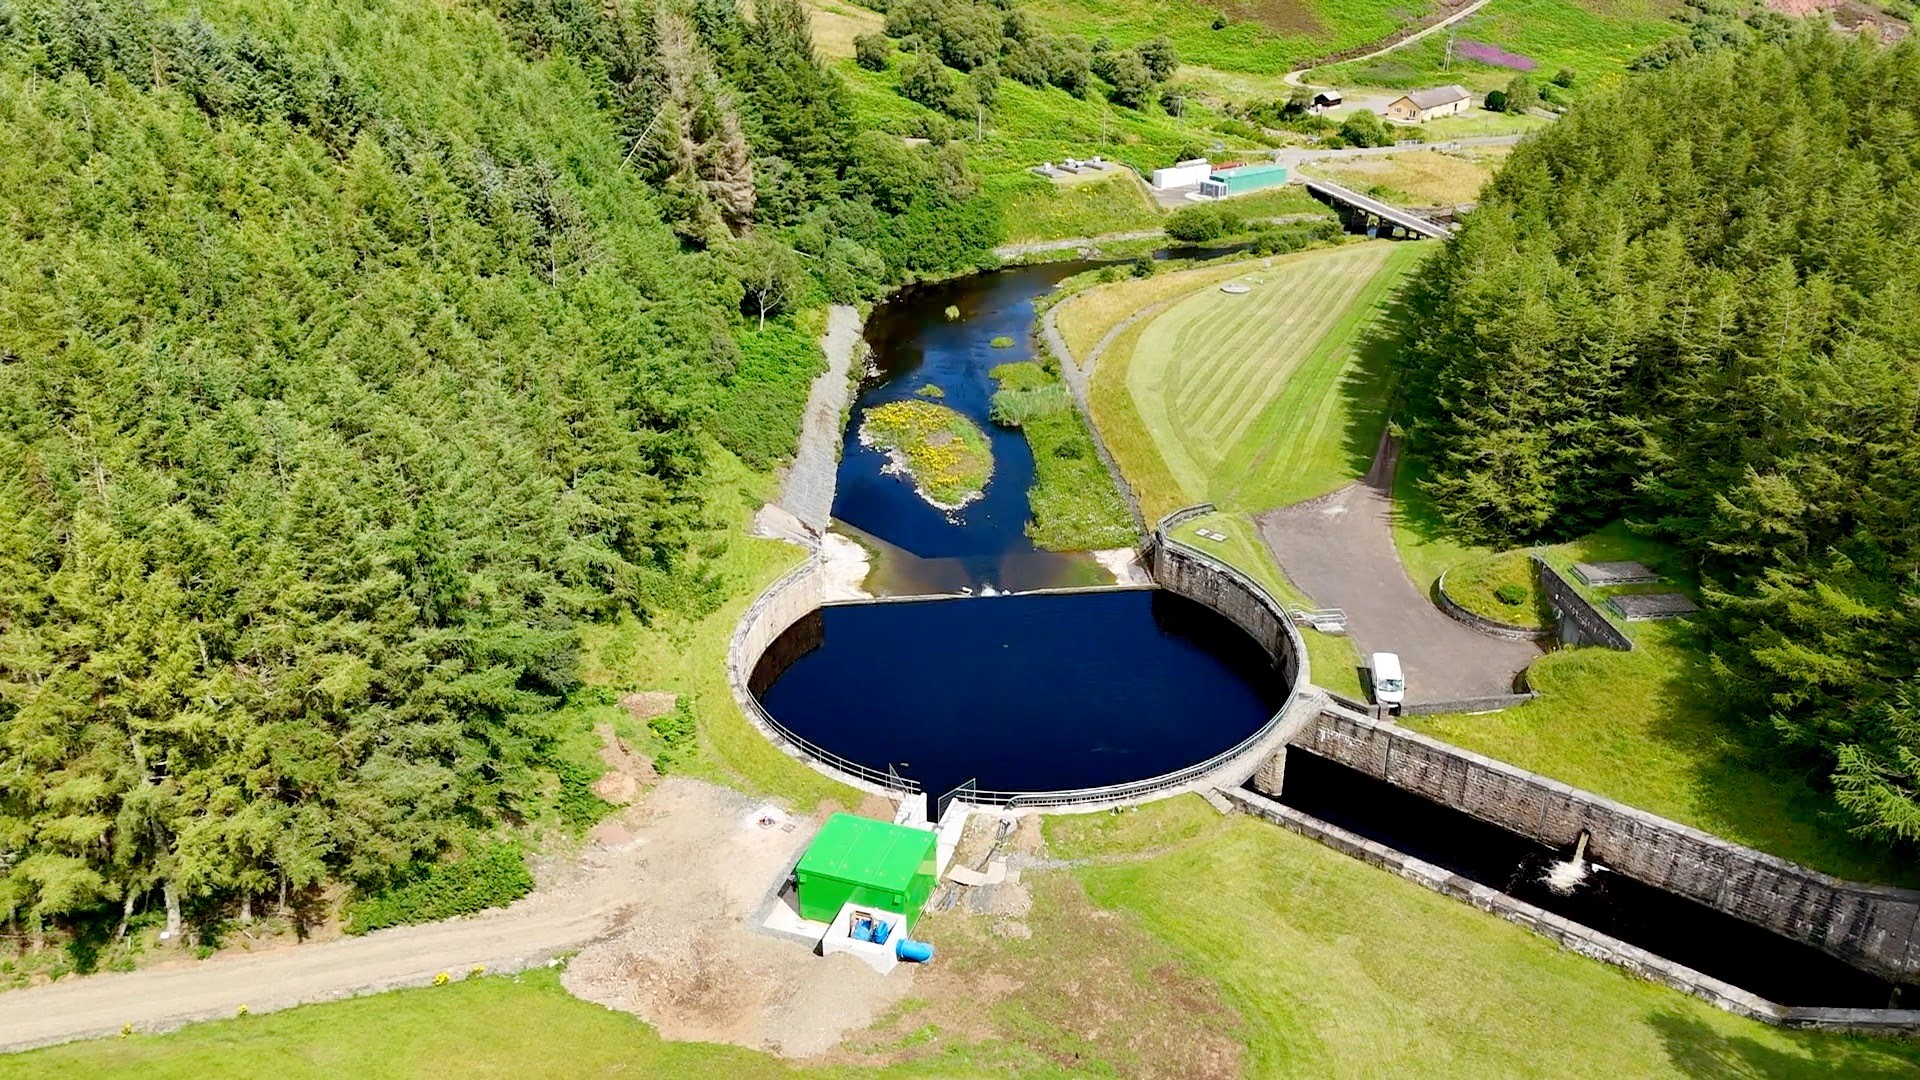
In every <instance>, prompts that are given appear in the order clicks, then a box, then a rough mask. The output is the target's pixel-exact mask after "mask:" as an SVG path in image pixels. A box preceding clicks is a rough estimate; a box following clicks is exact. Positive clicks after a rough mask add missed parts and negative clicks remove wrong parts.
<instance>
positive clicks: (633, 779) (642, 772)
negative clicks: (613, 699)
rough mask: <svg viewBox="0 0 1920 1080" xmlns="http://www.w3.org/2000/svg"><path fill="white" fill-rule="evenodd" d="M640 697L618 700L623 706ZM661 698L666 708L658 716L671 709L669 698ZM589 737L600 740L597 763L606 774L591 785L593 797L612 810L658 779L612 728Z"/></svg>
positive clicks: (597, 728) (606, 726) (598, 728)
mask: <svg viewBox="0 0 1920 1080" xmlns="http://www.w3.org/2000/svg"><path fill="white" fill-rule="evenodd" d="M640 696H642V695H639V694H629V695H627V697H625V698H622V699H621V704H622V705H626V703H627V701H629V700H631V699H633V698H637V697H640ZM664 696H665V697H666V698H667V701H668V704H667V707H666V709H663V710H661V712H666V711H670V710H672V708H673V704H672V703H673V695H672V694H667V695H664ZM627 711H628V712H633V711H634V707H633V706H631V705H627ZM653 715H655V716H658V715H660V713H658V712H656V713H654V714H653ZM593 733H594V734H595V735H598V736H599V737H600V763H601V764H603V765H605V766H606V767H607V771H606V772H605V773H604V774H603V775H602V776H601V777H600V779H598V780H595V781H594V782H593V793H594V794H595V795H598V796H600V797H601V798H602V799H605V800H606V801H608V802H610V803H612V804H613V805H615V806H625V805H627V804H628V803H630V802H632V801H633V800H634V798H635V797H636V796H638V795H639V794H640V792H642V791H645V790H646V789H647V788H649V787H652V786H653V783H654V781H655V780H658V779H659V778H660V774H659V773H657V772H654V770H653V762H652V761H650V760H648V759H647V757H646V756H645V755H643V754H636V753H634V752H633V751H632V750H629V749H627V744H626V743H625V742H622V741H621V739H620V736H619V734H618V733H616V732H615V731H614V730H613V725H611V724H599V725H596V726H595V727H594V729H593Z"/></svg>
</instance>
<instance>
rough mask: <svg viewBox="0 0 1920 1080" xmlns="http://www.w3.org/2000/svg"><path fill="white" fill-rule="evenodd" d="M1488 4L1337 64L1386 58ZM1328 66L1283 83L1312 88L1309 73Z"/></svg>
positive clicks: (1294, 74) (1292, 74) (1479, 2)
mask: <svg viewBox="0 0 1920 1080" xmlns="http://www.w3.org/2000/svg"><path fill="white" fill-rule="evenodd" d="M1487 3H1488V0H1474V2H1473V3H1471V4H1468V5H1467V6H1466V7H1463V8H1461V9H1460V10H1459V11H1456V12H1454V13H1453V14H1451V15H1449V16H1447V17H1446V18H1444V19H1441V20H1440V21H1439V22H1437V23H1434V24H1433V25H1432V26H1428V27H1423V28H1421V29H1419V30H1416V31H1414V32H1413V33H1411V34H1408V35H1407V36H1406V37H1403V38H1401V39H1400V40H1399V41H1396V42H1394V43H1392V44H1391V45H1388V46H1386V47H1385V48H1382V49H1375V50H1374V51H1372V52H1370V53H1367V54H1365V55H1364V56H1350V57H1348V58H1347V59H1345V60H1340V61H1337V62H1338V63H1342V64H1357V63H1360V62H1362V61H1365V60H1373V59H1377V58H1379V57H1382V56H1385V55H1387V54H1388V53H1390V52H1392V51H1394V50H1395V49H1399V48H1404V47H1405V46H1408V45H1411V44H1413V43H1414V42H1416V41H1419V40H1420V39H1421V38H1424V37H1426V36H1428V35H1430V34H1433V33H1435V32H1437V31H1440V30H1444V29H1446V28H1447V27H1449V26H1452V25H1453V24H1454V23H1457V22H1459V21H1460V20H1461V19H1464V18H1466V17H1467V16H1469V15H1471V14H1473V13H1474V12H1476V11H1479V10H1480V9H1481V8H1483V7H1486V6H1487ZM1326 66H1327V65H1326V64H1325V63H1318V64H1312V65H1309V66H1307V67H1303V68H1297V69H1295V70H1293V71H1289V72H1287V73H1286V75H1284V76H1282V81H1284V82H1285V83H1286V84H1287V85H1288V86H1305V87H1311V86H1312V85H1313V84H1311V83H1308V82H1305V81H1303V80H1304V79H1305V78H1306V75H1307V72H1309V71H1312V70H1313V69H1314V68H1317V67H1326Z"/></svg>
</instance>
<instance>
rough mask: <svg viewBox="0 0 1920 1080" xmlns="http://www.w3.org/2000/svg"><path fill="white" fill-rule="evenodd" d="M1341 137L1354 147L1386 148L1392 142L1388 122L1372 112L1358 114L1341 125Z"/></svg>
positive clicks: (1349, 117)
mask: <svg viewBox="0 0 1920 1080" xmlns="http://www.w3.org/2000/svg"><path fill="white" fill-rule="evenodd" d="M1340 137H1341V138H1343V139H1345V140H1347V142H1348V143H1351V144H1352V145H1354V146H1385V145H1387V143H1388V142H1390V141H1391V139H1390V137H1389V136H1388V134H1387V124H1386V121H1384V120H1382V119H1380V118H1379V117H1378V116H1376V115H1374V114H1373V113H1370V112H1365V111H1361V112H1356V113H1354V114H1352V115H1351V116H1348V117H1347V118H1346V120H1344V121H1342V122H1341V124H1340Z"/></svg>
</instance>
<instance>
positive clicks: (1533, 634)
mask: <svg viewBox="0 0 1920 1080" xmlns="http://www.w3.org/2000/svg"><path fill="white" fill-rule="evenodd" d="M1433 601H1434V603H1435V604H1436V605H1438V606H1439V608H1440V610H1441V611H1444V612H1446V613H1447V614H1448V615H1449V616H1451V617H1452V618H1453V620H1454V621H1455V622H1460V623H1465V624H1466V625H1468V626H1470V627H1472V628H1473V629H1475V630H1478V631H1480V632H1481V633H1483V634H1487V635H1490V636H1492V637H1497V638H1505V639H1507V640H1508V641H1543V640H1545V639H1547V638H1550V637H1552V636H1553V631H1552V630H1551V629H1546V628H1542V629H1538V630H1535V629H1532V628H1530V627H1525V626H1515V625H1513V624H1512V623H1503V622H1500V621H1499V620H1497V619H1489V618H1487V617H1486V616H1484V615H1475V614H1474V613H1473V612H1471V611H1468V610H1467V609H1466V608H1463V607H1461V606H1460V605H1459V604H1458V603H1456V602H1454V599H1453V597H1451V596H1448V595H1447V575H1446V574H1441V575H1440V580H1439V581H1436V582H1434V583H1433Z"/></svg>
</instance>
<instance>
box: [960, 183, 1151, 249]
mask: <svg viewBox="0 0 1920 1080" xmlns="http://www.w3.org/2000/svg"><path fill="white" fill-rule="evenodd" d="M990 189H991V190H993V191H995V192H996V194H999V195H1000V196H1001V200H1000V202H1001V206H1002V207H1003V211H1002V213H1003V219H1004V221H1005V223H1006V232H1005V238H1006V241H1007V243H1010V244H1018V243H1023V242H1028V241H1034V240H1049V239H1064V238H1066V237H1072V236H1105V235H1107V234H1108V233H1119V232H1143V231H1145V230H1148V229H1158V228H1160V227H1161V225H1162V224H1163V215H1162V214H1161V213H1160V207H1159V205H1158V204H1156V203H1155V202H1154V201H1153V200H1152V199H1150V198H1148V197H1147V192H1146V188H1145V187H1144V186H1143V185H1142V184H1141V182H1140V177H1139V175H1138V174H1136V173H1135V172H1134V171H1133V170H1131V169H1120V170H1117V171H1115V172H1108V173H1106V174H1105V175H1104V176H1102V177H1099V178H1088V179H1081V178H1078V177H1076V178H1074V179H1073V180H1071V181H1068V182H1064V183H1061V182H1056V181H1052V180H1047V179H1045V178H1044V177H1039V176H1034V175H1032V174H1030V173H1029V174H1026V175H1025V176H1013V177H1005V178H1001V179H997V180H996V181H995V182H994V183H993V184H992V185H991V188H990Z"/></svg>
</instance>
